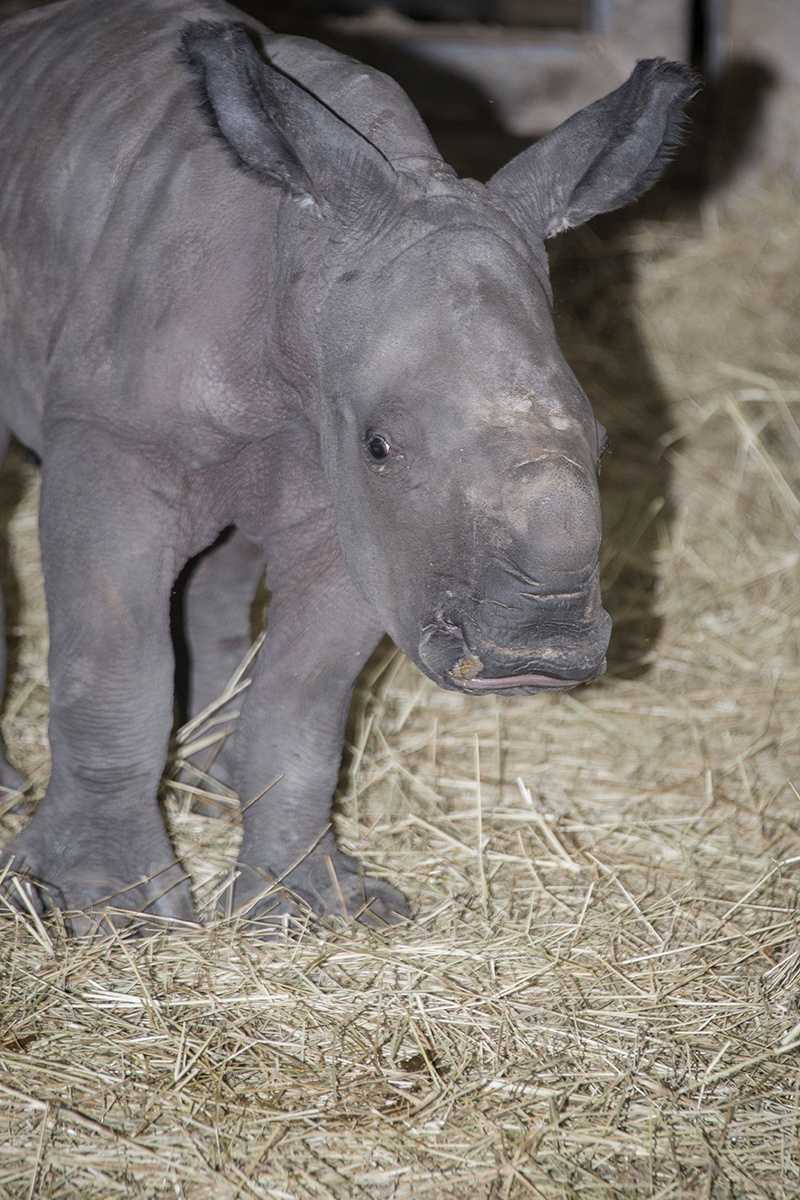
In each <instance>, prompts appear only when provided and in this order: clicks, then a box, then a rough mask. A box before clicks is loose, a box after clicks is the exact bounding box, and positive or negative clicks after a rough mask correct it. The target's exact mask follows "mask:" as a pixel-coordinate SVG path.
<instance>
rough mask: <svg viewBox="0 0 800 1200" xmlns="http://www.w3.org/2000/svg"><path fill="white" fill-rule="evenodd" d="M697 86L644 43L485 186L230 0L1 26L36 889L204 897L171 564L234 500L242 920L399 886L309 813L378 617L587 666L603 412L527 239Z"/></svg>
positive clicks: (592, 200)
mask: <svg viewBox="0 0 800 1200" xmlns="http://www.w3.org/2000/svg"><path fill="white" fill-rule="evenodd" d="M692 90H693V84H692V81H691V79H690V77H689V75H688V73H687V71H686V69H685V68H684V67H682V66H680V65H677V64H674V63H668V62H663V61H661V60H651V61H646V62H640V63H639V64H638V66H637V67H636V69H635V70H634V72H633V74H632V75H631V76H630V78H629V79H628V81H627V82H626V83H625V84H623V86H622V87H619V88H618V89H617V90H616V91H614V92H612V93H611V94H610V95H608V96H606V97H605V98H604V99H601V100H599V101H597V103H595V104H592V105H590V106H589V107H588V108H586V109H584V110H583V111H581V112H579V113H577V114H576V115H575V116H573V117H572V118H571V119H570V120H568V121H566V122H565V123H564V124H563V125H561V126H560V127H559V128H557V129H555V130H554V131H553V132H552V133H550V134H549V135H548V136H547V137H545V138H544V139H542V140H541V141H540V142H538V143H537V144H536V145H534V146H532V147H531V148H530V149H528V150H526V151H525V152H524V153H522V154H520V155H519V157H517V158H515V159H514V160H513V161H512V162H510V163H508V165H507V166H505V167H504V168H503V169H502V170H500V171H499V172H498V173H497V174H496V175H495V176H494V177H493V178H492V179H490V180H489V182H488V183H487V184H486V185H483V184H479V183H476V182H474V181H472V180H468V179H460V178H459V177H458V176H457V175H456V174H455V173H454V171H453V170H452V169H451V168H450V167H449V166H448V165H447V164H446V163H445V162H443V160H442V158H441V157H440V155H439V154H438V152H437V150H436V147H435V145H434V144H433V142H432V140H431V138H430V135H429V134H428V132H427V130H426V129H425V127H424V125H423V123H422V121H421V119H420V117H419V115H418V114H417V112H416V110H415V109H414V107H413V106H412V104H411V103H410V101H409V100H408V98H407V97H406V95H405V94H404V93H403V91H402V90H401V89H400V88H399V87H398V86H397V85H396V84H395V83H393V82H392V81H391V80H390V79H388V78H387V77H386V76H384V75H382V74H380V73H379V72H377V71H374V70H371V69H369V68H366V67H363V66H361V65H360V64H358V63H356V62H353V61H352V60H350V59H347V58H344V57H342V56H341V55H339V54H336V53H334V52H333V51H331V50H328V49H326V48H325V47H323V46H321V45H318V44H317V43H315V42H312V41H307V40H304V39H302V38H293V37H277V36H273V35H272V34H271V33H270V32H269V31H268V30H266V29H264V28H263V27H262V26H260V25H259V24H258V23H256V22H253V21H250V20H248V19H247V18H245V17H243V16H242V15H241V14H240V13H238V12H237V11H236V10H235V9H233V8H231V7H230V6H229V5H228V4H225V3H222V2H221V0H207V2H204V0H126V3H124V4H111V5H109V4H107V3H106V0H63V2H62V3H57V4H53V5H50V6H48V7H45V8H43V9H39V10H37V11H35V12H32V13H29V14H27V15H25V16H22V17H20V18H18V19H15V20H11V21H10V22H8V23H6V24H5V25H3V27H2V31H0V406H1V407H0V421H2V437H3V448H4V449H5V446H6V445H7V442H8V439H9V437H10V436H11V435H12V434H13V435H14V436H15V437H16V438H17V439H19V441H20V442H22V443H23V444H24V445H26V446H28V447H30V448H31V449H32V450H33V451H35V453H36V454H37V455H38V456H40V458H41V462H42V502H41V504H42V507H41V544H42V553H43V558H44V571H45V581H46V589H47V602H48V610H49V618H50V631H51V633H50V636H51V645H50V689H51V691H50V705H51V708H50V743H51V747H52V756H53V768H52V777H51V780H50V784H49V787H48V790H47V794H46V795H45V797H44V799H43V800H42V802H41V804H40V805H39V807H38V809H37V811H36V813H35V815H34V816H33V818H32V820H31V821H30V823H29V824H28V826H27V827H26V828H25V829H24V830H23V832H22V833H21V835H20V836H18V837H17V838H16V840H15V841H13V842H12V843H11V845H10V846H7V847H6V850H5V853H6V861H7V859H8V856H11V855H13V864H14V867H15V868H16V869H18V870H19V871H20V872H22V873H23V874H24V876H25V877H26V878H27V879H28V880H30V882H31V886H32V888H33V892H32V895H33V896H35V897H36V903H39V904H40V905H41V906H42V907H43V908H46V907H47V906H49V905H51V906H60V907H62V908H66V909H70V910H84V911H85V912H89V913H91V911H92V910H94V911H95V912H98V911H99V910H100V909H101V908H102V907H103V906H105V905H108V904H111V905H113V906H115V907H119V908H123V909H128V910H134V911H144V910H147V911H149V912H151V913H155V914H158V915H161V916H165V917H175V918H180V919H183V920H191V919H192V917H193V910H192V902H191V896H190V891H189V887H188V884H187V880H186V875H185V872H184V871H183V870H182V869H181V867H180V865H179V864H178V863H176V861H175V857H174V852H173V850H172V848H171V846H170V842H169V840H168V837H167V834H166V831H165V828H164V825H163V823H162V818H161V815H160V812H159V806H158V802H157V789H158V785H159V778H160V775H161V772H162V769H163V766H164V761H165V757H166V753H167V743H168V738H169V733H170V724H171V718H172V705H173V655H172V647H171V640H170V621H169V610H170V593H171V590H172V588H173V586H174V584H175V580H176V577H177V576H178V574H179V573H180V572H181V570H182V568H183V566H184V564H185V563H186V562H187V561H188V560H189V559H190V558H192V556H195V555H197V554H198V553H199V552H200V551H201V550H203V549H204V548H207V547H208V546H210V545H212V543H214V542H215V540H216V539H217V538H218V535H219V534H220V532H221V531H222V530H224V529H229V528H231V527H232V528H233V532H232V534H231V535H230V536H229V537H228V539H227V540H226V541H223V542H221V543H220V544H219V545H218V546H217V548H216V549H215V550H214V551H213V552H212V553H210V554H209V555H208V556H206V557H205V558H204V559H203V560H202V561H201V563H200V566H199V568H198V570H197V571H196V572H195V574H194V576H193V578H192V580H191V582H190V584H189V589H188V595H187V597H186V615H187V636H188V639H189V643H190V647H191V654H192V661H193V671H194V680H193V696H194V705H195V711H197V709H198V708H200V707H202V706H203V705H204V704H206V703H207V702H208V701H209V700H210V699H211V698H212V697H213V696H214V695H215V694H216V693H217V692H218V690H219V689H220V687H221V686H222V685H223V684H224V681H225V680H226V678H227V677H228V675H229V674H230V672H231V671H232V669H233V668H234V666H235V664H236V662H237V660H238V659H239V658H240V657H241V655H242V652H243V650H244V649H245V647H246V645H247V640H248V614H249V608H250V604H251V600H252V597H253V593H254V589H255V587H256V584H257V581H258V578H259V575H260V573H261V571H262V570H263V565H264V562H266V564H267V582H268V586H269V589H270V594H271V601H270V606H269V613H268V631H267V637H266V642H265V644H264V646H263V649H262V650H261V652H260V655H259V657H258V660H257V662H256V664H255V670H254V675H253V680H252V684H251V686H250V688H249V690H248V691H247V692H246V695H245V697H244V702H243V706H242V712H241V718H240V720H239V722H238V727H237V729H236V733H235V736H233V737H232V738H230V739H229V744H228V745H227V746H226V751H225V756H224V757H223V759H222V760H221V762H220V764H219V766H220V770H221V771H223V772H224V775H225V778H226V779H228V780H229V781H230V783H231V784H232V785H233V786H234V787H235V788H236V790H237V792H238V794H239V796H240V797H241V798H242V800H243V801H253V800H254V798H256V797H260V798H259V799H257V800H256V802H255V803H251V804H249V805H248V806H247V807H246V808H245V811H244V812H243V824H244V836H243V841H242V845H241V850H240V855H239V863H238V881H237V884H236V894H235V903H236V905H237V907H238V908H239V909H240V910H242V911H247V912H248V913H249V914H250V915H251V916H254V917H259V916H263V915H264V914H265V913H266V912H267V911H275V908H276V903H277V904H278V905H279V906H280V905H283V906H284V908H283V911H286V910H287V909H288V908H289V907H290V906H291V905H292V904H294V903H295V902H296V900H297V898H299V899H300V900H301V901H304V902H306V903H307V904H308V905H310V906H311V908H312V909H313V910H315V911H316V912H319V913H325V912H336V913H342V911H343V909H344V910H345V911H346V912H347V913H349V914H350V915H351V916H354V917H359V916H360V917H361V918H362V919H367V920H373V921H392V920H395V919H397V918H398V917H400V916H403V915H404V914H406V913H407V911H408V910H407V905H406V902H405V900H404V898H403V897H402V895H401V894H400V893H399V892H398V891H396V890H395V888H393V887H391V886H389V885H388V884H387V883H385V882H382V881H379V880H376V879H371V878H369V877H368V876H365V875H364V873H363V871H362V870H361V868H360V865H359V863H358V862H357V861H355V860H354V859H353V858H350V857H348V856H347V855H345V854H343V853H342V852H341V851H340V850H339V849H338V848H337V847H336V844H335V842H334V839H333V835H332V834H331V832H330V824H329V823H330V805H331V796H332V793H333V790H334V787H335V783H336V777H337V770H338V768H339V763H340V758H341V753H342V739H343V732H344V727H345V720H346V717H347V711H348V705H349V701H350V696H351V690H352V687H353V682H354V680H355V679H356V677H357V676H358V673H359V671H360V669H361V667H362V665H363V664H364V662H365V661H366V659H367V657H368V656H369V654H370V652H371V651H372V649H373V648H374V646H375V645H376V643H377V642H378V640H379V639H380V638H381V636H382V635H383V634H384V633H385V632H388V633H389V634H390V635H391V636H392V638H393V639H394V640H395V642H396V643H397V645H398V646H400V647H401V648H402V649H403V650H404V651H405V653H406V654H408V655H409V656H410V658H411V659H412V660H413V661H414V662H415V663H416V664H417V665H418V667H419V668H420V670H422V671H423V672H424V673H425V674H426V675H428V676H429V677H430V678H431V679H433V680H434V681H435V682H436V683H437V684H439V685H440V686H441V687H444V688H449V689H451V690H454V691H459V692H462V693H468V694H471V695H479V696H480V695H487V694H489V693H502V694H503V695H510V694H513V693H517V692H522V693H526V694H533V693H536V692H541V691H545V690H554V689H558V688H569V687H574V686H575V685H576V684H579V683H583V682H585V681H586V680H590V679H592V678H594V677H595V676H597V675H598V674H599V673H600V672H602V670H603V668H604V663H605V654H606V648H607V644H608V639H609V631H610V620H609V617H608V615H607V613H606V612H605V611H604V610H603V608H602V606H601V599H600V593H599V589H598V553H599V548H600V509H599V502H598V489H597V478H596V474H597V472H596V468H597V461H598V457H599V455H600V454H601V453H602V450H603V447H604V440H605V434H604V431H603V430H602V428H601V427H600V426H599V425H598V423H597V421H596V420H595V419H594V417H593V415H592V411H591V408H590V406H589V403H588V401H587V399H586V397H585V395H584V394H583V392H582V391H581V388H580V387H579V385H578V383H577V381H576V379H575V377H574V375H573V374H572V372H571V371H570V369H569V367H568V366H567V365H566V363H565V361H564V359H563V358H562V356H561V352H560V350H559V347H558V344H557V342H556V336H555V333H554V329H553V318H552V296H551V291H550V284H549V281H548V270H547V257H546V253H545V245H544V243H545V241H546V239H547V238H549V237H552V236H553V235H554V234H556V233H558V232H559V231H561V230H564V229H568V228H570V227H571V226H574V225H579V224H580V223H581V222H583V221H587V220H589V219H590V218H591V217H593V216H594V215H595V214H597V213H601V212H607V211H608V210H610V209H614V208H617V207H618V206H620V205H623V204H626V203H627V202H628V201H631V200H633V199H635V198H636V197H637V196H638V195H639V194H640V193H641V192H643V191H644V190H645V189H646V188H648V187H649V186H650V185H651V184H652V183H653V182H654V181H655V180H656V179H657V177H658V176H659V174H660V172H661V171H662V168H663V167H664V165H665V163H666V161H667V159H668V157H669V153H670V150H671V149H672V147H673V146H674V145H675V142H676V139H677V136H678V131H679V128H680V124H681V114H682V110H683V107H684V105H685V103H686V101H687V100H688V98H689V97H690V95H691V93H692ZM265 789H266V790H265ZM275 880H279V881H280V882H281V884H282V888H283V890H280V889H279V890H278V891H277V892H276V891H275V889H274V888H273V889H272V892H271V894H267V893H269V892H270V886H271V884H272V882H273V881H275ZM9 890H10V891H11V892H15V891H16V889H15V888H10V889H9ZM86 924H87V918H85V917H84V918H81V919H79V920H77V922H76V926H75V927H76V928H85V927H86Z"/></svg>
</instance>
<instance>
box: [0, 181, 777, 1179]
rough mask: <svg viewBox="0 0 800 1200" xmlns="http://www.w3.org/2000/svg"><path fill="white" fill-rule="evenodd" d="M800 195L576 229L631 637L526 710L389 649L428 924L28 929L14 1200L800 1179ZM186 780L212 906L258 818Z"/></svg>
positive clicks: (27, 563) (363, 737) (385, 821)
mask: <svg viewBox="0 0 800 1200" xmlns="http://www.w3.org/2000/svg"><path fill="white" fill-rule="evenodd" d="M797 201H798V197H797V196H796V195H790V194H788V193H787V192H786V191H785V190H781V189H780V188H775V189H774V190H773V191H772V192H770V193H767V192H765V193H764V194H763V195H762V196H760V197H759V198H758V206H757V207H756V208H754V209H753V210H752V211H750V212H746V213H743V214H741V215H740V217H739V218H738V219H737V220H735V221H728V222H724V221H723V222H722V223H721V224H719V223H717V222H715V221H714V219H713V217H714V214H713V212H712V213H707V214H706V217H707V220H706V227H705V228H703V229H699V228H696V227H694V226H691V225H690V226H687V225H674V226H670V225H667V226H665V225H663V224H662V225H659V226H657V227H656V226H648V225H646V224H638V225H627V226H626V227H624V228H623V229H617V230H616V231H614V232H610V231H604V230H602V229H601V230H600V232H599V233H597V232H594V233H590V232H584V233H582V234H580V235H578V236H577V237H575V238H573V239H572V241H568V240H567V239H565V240H564V244H563V247H561V248H559V253H558V259H559V261H558V267H557V274H558V275H559V281H560V286H561V293H562V295H563V296H564V297H565V300H564V301H563V302H562V311H561V314H560V320H561V324H562V330H563V335H564V339H565V342H566V344H567V347H568V352H569V354H570V356H571V359H572V361H573V363H574V365H575V368H576V371H577V372H578V374H579V375H580V377H581V379H582V381H583V382H584V383H585V385H586V386H587V389H588V390H589V391H590V393H591V395H592V397H593V399H594V401H595V405H596V409H597V411H598V415H600V417H601V419H604V421H605V422H606V423H607V424H608V426H609V428H610V431H611V439H612V447H613V450H612V453H611V455H610V456H609V458H608V459H607V461H606V463H605V464H604V474H603V481H602V482H603V489H604V504H605V512H606V527H607V539H606V561H605V575H606V581H607V594H608V603H609V607H610V608H611V609H612V614H613V615H614V616H615V618H616V635H615V642H614V646H615V649H614V654H613V655H612V659H611V662H610V670H609V673H608V675H607V677H606V678H605V679H604V680H603V681H602V682H600V683H598V684H596V685H594V686H592V687H591V688H586V689H581V690H580V691H578V692H575V693H572V694H564V695H560V696H542V697H538V698H535V699H532V698H517V699H493V698H488V699H487V698H480V699H479V698H475V699H471V698H469V699H468V698H461V697H459V696H456V695H454V694H445V693H443V692H438V691H436V689H435V688H434V687H433V686H432V685H430V684H428V683H427V682H426V681H425V680H424V679H423V678H422V677H421V676H420V675H419V674H418V672H417V671H416V670H415V669H414V668H413V667H412V666H411V665H410V664H409V663H408V662H406V661H405V660H404V659H402V658H401V657H400V656H397V655H393V653H392V652H391V650H383V651H381V652H380V653H379V654H378V655H377V656H376V658H375V659H374V661H373V662H372V664H371V665H370V668H369V670H368V671H367V673H366V674H365V676H364V679H363V680H362V685H361V687H360V690H359V693H358V696H357V701H356V704H355V706H354V714H353V720H352V725H351V731H350V741H351V747H352V752H351V754H350V759H349V767H348V769H347V770H346V771H345V772H344V773H343V776H342V783H341V799H340V814H339V817H338V824H339V830H340V835H341V837H342V839H343V841H344V842H345V843H346V845H347V847H348V849H351V850H353V851H355V852H356V853H358V854H360V855H361V856H362V857H363V859H364V860H365V862H367V863H368V865H369V866H370V867H371V868H372V869H374V870H377V871H378V872H383V873H385V874H386V875H387V877H389V878H391V879H392V880H393V881H395V882H397V883H398V884H399V885H400V886H402V887H404V888H405V889H406V891H407V892H408V894H409V895H410V896H411V897H412V899H413V902H414V905H415V911H416V914H417V916H416V919H415V921H414V922H413V923H411V924H409V925H407V926H405V927H401V928H399V929H396V930H393V931H389V932H386V933H380V932H374V931H371V930H366V929H361V928H357V927H356V928H354V927H353V926H349V925H346V924H344V923H341V924H338V925H331V927H330V928H320V927H318V926H315V925H314V924H313V923H308V924H307V925H304V926H302V927H296V928H294V929H293V930H290V931H287V934H286V936H283V935H280V936H279V937H278V938H277V939H276V940H275V941H272V942H268V943H264V942H263V941H259V940H258V939H256V938H255V937H254V936H253V934H252V930H249V929H248V928H247V926H246V925H242V924H236V922H226V921H219V922H218V923H217V924H216V925H213V926H211V927H209V928H207V929H204V930H201V931H187V932H185V933H184V934H183V935H181V936H176V935H175V934H174V933H170V932H167V931H165V930H163V929H160V928H158V927H157V926H156V925H152V926H151V927H150V930H149V932H148V933H147V936H145V937H143V938H140V939H135V940H133V939H130V938H123V937H120V936H114V935H112V934H111V933H109V934H108V935H107V936H106V937H104V938H100V939H98V940H95V941H93V942H86V941H84V942H80V943H76V942H69V941H68V940H67V939H65V937H64V934H63V929H62V926H61V924H60V922H59V920H58V918H55V919H51V920H49V921H47V922H45V923H44V924H40V923H39V922H38V921H35V920H34V919H32V918H31V919H28V918H26V917H24V916H23V917H17V918H13V917H8V918H7V919H3V920H1V921H0V996H2V1001H1V1002H0V1196H2V1197H23V1196H25V1197H34V1196H41V1197H76V1196H80V1197H85V1198H87V1200H89V1198H92V1200H94V1198H95V1197H111V1196H116V1195H120V1196H125V1197H136V1198H137V1200H138V1198H142V1200H143V1198H145V1197H148V1198H150V1197H153V1198H155V1197H162V1196H164V1197H167V1196H169V1197H179V1198H180V1197H186V1198H187V1200H189V1198H192V1200H195V1198H196V1200H200V1198H203V1200H205V1198H209V1200H211V1198H213V1200H220V1198H225V1200H227V1198H230V1200H233V1198H234V1197H236V1198H238V1197H242V1198H244V1197H270V1198H272V1197H275V1198H279V1197H280V1198H285V1200H288V1198H290V1197H292V1198H294V1197H298V1198H300V1197H314V1198H316V1197H319V1198H320V1200H322V1198H331V1197H370V1198H384V1197H385V1198H387V1200H388V1198H389V1197H397V1198H409V1200H411V1198H413V1200H416V1198H421V1197H427V1196H430V1197H437V1198H439V1197H441V1198H445V1197H448V1198H449V1197H453V1198H456V1197H459V1198H461V1197H463V1198H470V1200H477V1198H479V1197H487V1198H489V1197H492V1198H497V1200H507V1198H516V1197H527V1196H536V1197H573V1196H575V1197H602V1196H614V1197H618V1196H619V1197H639V1196H647V1197H653V1198H655V1197H658V1198H659V1200H667V1198H668V1197H669V1198H672V1197H676V1198H677V1197H715V1198H717V1197H719V1198H723V1197H736V1198H741V1197H761V1196H763V1197H783V1196H787V1197H789V1196H791V1197H793V1196H797V1195H798V1193H800V1157H799V1155H798V1146H797V1121H798V1112H799V1111H800V1110H799V1109H798V1094H799V1093H800V1072H799V1071H798V1051H799V1050H800V1009H799V1008H798V998H799V997H800V942H798V940H797V933H798V931H797V925H798V886H799V885H800V797H798V786H800V729H799V728H798V717H800V639H799V637H798V633H799V631H800V578H799V576H800V572H799V571H798V562H799V561H800V544H799V543H798V528H800V498H798V493H797V482H798V474H799V473H800V467H798V462H800V425H798V413H799V412H800V408H799V407H798V405H799V404H800V385H799V384H798V370H797V368H798V364H799V363H800V358H798V350H797V324H796V322H797V314H798V312H800V283H799V282H798V281H800V239H798V221H797V212H798V206H797ZM4 487H5V492H4V496H5V500H6V504H5V505H4V507H8V504H9V503H10V500H11V499H12V497H20V502H19V503H18V504H17V507H16V509H15V511H14V514H13V516H12V518H11V520H10V529H9V535H10V541H11V546H12V560H11V561H12V567H13V571H12V572H11V573H12V575H13V584H14V591H15V593H16V595H15V600H14V610H13V614H12V620H11V624H12V633H13V647H14V671H13V678H12V682H11V688H10V696H9V703H8V709H7V715H6V718H5V730H6V734H7V738H8V741H9V744H10V746H11V752H12V755H13V756H14V757H15V758H16V761H17V762H18V763H19V764H20V765H21V766H22V767H23V768H25V769H26V770H27V771H28V773H29V774H30V776H31V777H32V779H33V780H34V784H35V786H36V788H41V785H42V782H43V780H44V779H45V778H46V772H47V761H46V744H45V731H44V718H45V709H46V676H45V667H44V643H45V625H44V618H43V612H42V601H41V592H40V582H39V570H38V563H37V557H36V549H35V504H36V497H35V490H36V472H35V469H34V468H33V467H31V466H28V465H26V464H25V463H24V462H23V461H22V459H21V458H17V459H16V460H15V461H14V462H12V463H11V464H10V465H9V467H8V468H7V469H6V472H5V482H4ZM209 728H210V730H211V732H213V731H214V729H215V728H217V727H214V726H210V727H206V729H205V730H203V729H200V730H197V729H194V730H190V731H189V734H188V736H186V737H185V738H184V739H183V741H182V742H181V743H179V744H178V746H177V749H176V756H175V759H174V760H173V763H172V764H171V768H170V775H171V778H172V779H173V780H177V779H178V775H179V774H180V779H181V780H183V781H184V784H185V781H186V780H187V779H191V778H192V777H191V776H190V775H187V772H186V770H183V771H182V772H180V761H181V759H182V758H183V759H185V758H187V757H188V758H189V759H191V758H192V755H193V754H195V752H196V751H197V749H198V747H199V746H202V744H203V742H204V740H205V735H206V733H208V731H209ZM194 779H195V783H196V782H197V780H198V779H199V776H194ZM205 786H207V785H205ZM165 794H166V799H167V804H168V807H169V811H170V813H171V820H172V823H173V828H174V830H175V835H176V838H177V841H178V844H179V846H180V849H181V851H182V852H183V853H184V854H185V855H186V857H187V861H188V863H189V865H190V867H191V870H192V872H193V875H194V878H195V883H196V886H197V895H198V899H199V902H200V903H201V904H206V905H209V904H210V903H211V902H212V901H213V900H214V898H215V897H216V896H218V895H220V894H223V896H224V886H225V882H226V878H227V875H226V872H227V871H228V870H229V866H230V861H231V856H232V855H233V854H234V853H235V841H236V826H235V811H234V809H233V808H232V806H231V805H227V806H225V805H224V804H223V805H221V807H220V811H221V813H222V814H223V815H222V816H221V817H220V818H219V819H211V818H203V817H200V816H198V815H195V814H193V813H192V812H191V793H190V792H188V791H187V790H186V789H185V786H183V787H181V786H179V785H178V786H169V785H167V786H165ZM3 808H5V809H6V810H7V811H6V813H5V816H3V817H2V818H1V820H2V831H3V834H4V835H5V834H10V833H11V832H12V831H13V829H15V828H16V827H17V825H18V824H19V821H20V820H21V817H20V816H19V815H17V814H15V813H12V812H10V810H9V809H10V806H9V804H8V802H3V801H0V813H2V812H3Z"/></svg>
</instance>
